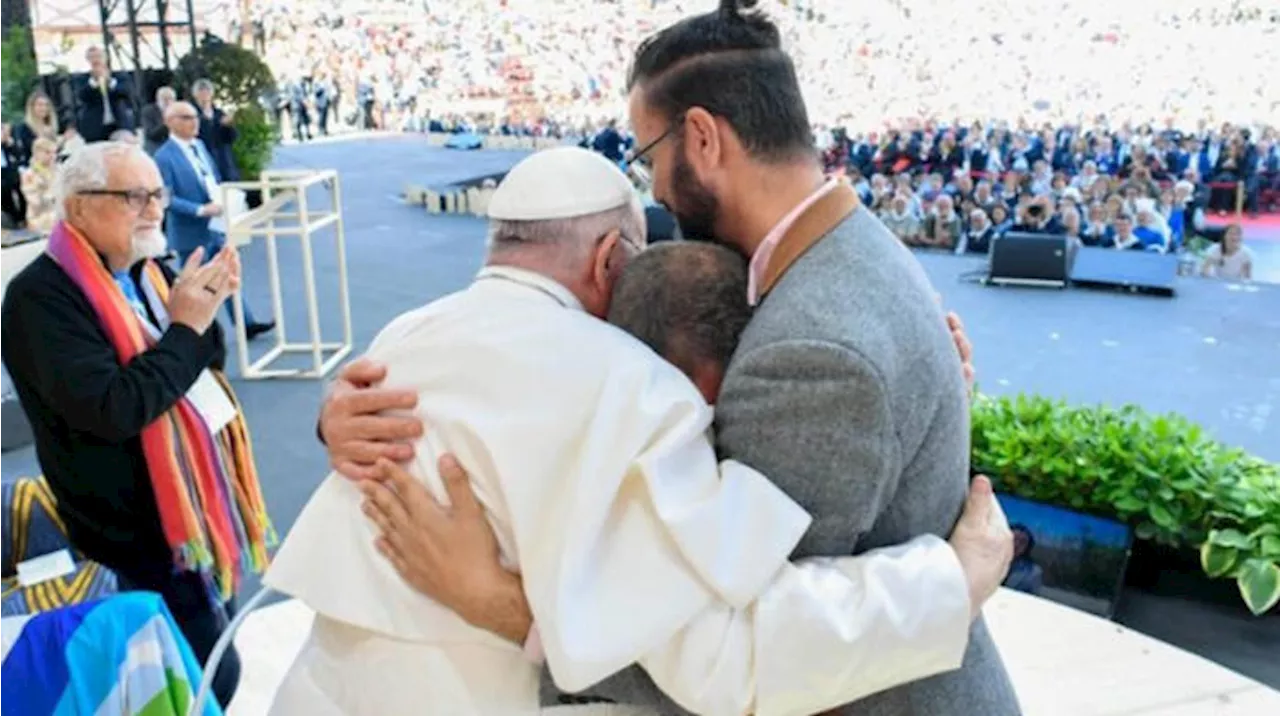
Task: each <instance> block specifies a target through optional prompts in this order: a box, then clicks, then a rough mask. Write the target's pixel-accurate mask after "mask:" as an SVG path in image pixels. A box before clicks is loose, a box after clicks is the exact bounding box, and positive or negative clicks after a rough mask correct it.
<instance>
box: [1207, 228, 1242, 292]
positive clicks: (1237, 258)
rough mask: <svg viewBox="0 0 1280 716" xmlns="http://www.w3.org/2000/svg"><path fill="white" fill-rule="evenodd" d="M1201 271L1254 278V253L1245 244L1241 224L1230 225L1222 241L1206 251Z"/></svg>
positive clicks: (1227, 276)
mask: <svg viewBox="0 0 1280 716" xmlns="http://www.w3.org/2000/svg"><path fill="white" fill-rule="evenodd" d="M1200 273H1201V275H1203V276H1212V277H1216V278H1225V279H1232V280H1244V281H1248V280H1249V279H1251V278H1253V253H1252V252H1250V251H1249V247H1247V246H1245V245H1244V232H1243V230H1242V229H1241V228H1240V225H1239V224H1231V225H1230V226H1228V227H1227V230H1226V233H1224V234H1223V235H1222V243H1220V244H1214V245H1213V246H1210V247H1209V250H1208V251H1207V252H1205V255H1204V262H1203V263H1202V264H1201V265H1200Z"/></svg>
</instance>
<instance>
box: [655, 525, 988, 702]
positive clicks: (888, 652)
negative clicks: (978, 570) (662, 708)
mask: <svg viewBox="0 0 1280 716" xmlns="http://www.w3.org/2000/svg"><path fill="white" fill-rule="evenodd" d="M971 623H972V614H971V606H970V603H969V590H968V583H967V581H966V579H965V574H964V571H963V569H962V568H961V566H960V562H959V560H958V559H957V557H956V555H955V552H954V550H952V548H951V546H950V545H948V544H947V543H946V542H944V541H943V540H941V539H940V538H938V537H934V536H923V537H918V538H916V539H914V540H912V541H911V542H909V543H907V544H905V545H900V546H897V547H890V548H885V549H880V550H873V551H871V552H868V553H866V554H863V555H860V556H858V557H841V558H816V559H810V560H805V561H802V562H799V563H796V564H788V565H786V566H784V567H783V568H782V569H781V570H780V571H779V572H778V574H777V576H776V577H775V578H774V581H773V583H772V584H771V585H770V586H769V588H768V589H767V590H766V591H765V593H764V594H762V595H761V596H760V598H759V599H758V600H756V602H754V603H753V604H752V605H750V606H748V607H746V608H744V609H734V608H731V607H729V606H728V605H726V604H724V603H723V602H718V603H715V604H712V605H711V606H709V607H708V608H707V609H705V610H704V611H703V612H702V613H700V614H699V615H698V616H697V617H696V618H695V619H693V620H692V621H690V622H689V623H688V625H687V626H685V628H684V629H682V630H681V631H680V632H679V633H678V634H676V635H675V636H674V637H673V638H671V639H670V640H668V641H667V642H666V643H665V644H663V645H662V646H661V647H660V648H658V649H655V650H654V651H653V652H651V653H650V654H648V655H646V656H645V657H644V658H643V659H641V661H640V664H641V666H643V667H644V669H645V670H646V671H647V672H649V675H650V676H651V677H652V678H653V680H654V683H655V684H656V685H657V686H658V687H659V688H660V689H662V691H663V692H664V693H666V694H667V695H668V696H670V697H671V698H672V699H673V700H674V701H676V702H677V703H679V704H680V705H681V706H682V707H684V708H686V709H688V710H690V711H693V712H695V713H700V714H710V715H715V716H719V715H720V714H725V715H726V716H728V715H733V716H738V715H739V714H747V713H751V714H756V715H757V716H771V715H775V714H777V715H781V714H809V713H816V712H820V711H823V710H826V709H830V708H834V707H836V706H840V705H842V704H846V703H850V702H852V701H856V700H858V699H861V698H864V697H866V696H870V695H871V694H874V693H877V692H879V691H883V690H885V689H889V688H892V687H894V686H899V685H901V684H905V683H908V682H911V681H915V680H918V679H922V678H926V677H929V676H933V675H935V674H939V673H943V672H946V671H950V670H953V669H957V668H959V667H960V665H961V662H962V661H963V659H964V652H965V648H966V647H967V645H968V639H969V627H970V625H971Z"/></svg>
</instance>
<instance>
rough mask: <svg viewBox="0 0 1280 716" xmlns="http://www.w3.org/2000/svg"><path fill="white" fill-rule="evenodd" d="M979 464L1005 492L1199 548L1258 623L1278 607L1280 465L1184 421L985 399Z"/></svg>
mask: <svg viewBox="0 0 1280 716" xmlns="http://www.w3.org/2000/svg"><path fill="white" fill-rule="evenodd" d="M972 461H973V466H974V468H975V469H976V470H978V471H980V472H983V473H985V474H987V475H989V476H990V477H991V479H992V481H993V482H994V483H995V485H996V489H998V490H1000V491H1002V492H1007V493H1009V494H1012V495H1016V496H1018V497H1024V498H1027V499H1031V500H1036V501H1039V502H1044V503H1048V504H1053V505H1060V506H1063V507H1068V508H1071V509H1074V510H1077V511H1080V512H1086V513H1091V514H1095V515H1099V516H1102V517H1107V518H1110V519H1116V520H1119V521H1121V522H1125V523H1127V524H1129V525H1131V526H1132V527H1133V528H1134V531H1135V534H1136V535H1137V536H1138V538H1140V539H1146V540H1152V541H1155V542H1157V543H1160V544H1166V545H1171V546H1174V547H1188V548H1195V549H1198V550H1200V554H1201V564H1202V566H1203V567H1204V570H1205V572H1206V573H1207V574H1209V575H1210V576H1212V577H1229V578H1234V579H1235V580H1236V582H1237V584H1238V585H1239V588H1240V594H1241V597H1242V598H1243V599H1244V601H1245V604H1246V605H1248V607H1249V609H1250V610H1252V611H1253V613H1255V614H1262V613H1263V612H1266V611H1267V610H1269V609H1271V608H1272V607H1274V606H1275V605H1276V603H1277V602H1278V601H1280V466H1277V465H1275V464H1273V463H1269V462H1266V461H1264V460H1262V459H1260V458H1257V457H1254V456H1252V455H1249V454H1248V453H1246V452H1244V451H1243V450H1240V449H1238V448H1232V447H1228V446H1226V445H1224V444H1222V443H1220V442H1217V441H1215V440H1213V439H1211V438H1209V437H1208V436H1207V435H1206V434H1205V432H1204V430H1203V429H1201V428H1200V426H1198V425H1196V424H1195V423H1192V422H1191V421H1189V420H1187V419H1186V418H1184V417H1182V416H1179V415H1153V414H1150V413H1147V412H1145V411H1143V410H1142V409H1141V408H1138V407H1136V406H1125V407H1122V408H1109V407H1105V406H1084V407H1078V406H1071V405H1067V404H1066V403H1065V402H1062V401H1056V400H1051V399H1049V398H1044V397H1040V396H1026V395H1018V396H1013V397H991V396H985V395H979V396H977V397H976V398H975V400H974V406H973V460H972Z"/></svg>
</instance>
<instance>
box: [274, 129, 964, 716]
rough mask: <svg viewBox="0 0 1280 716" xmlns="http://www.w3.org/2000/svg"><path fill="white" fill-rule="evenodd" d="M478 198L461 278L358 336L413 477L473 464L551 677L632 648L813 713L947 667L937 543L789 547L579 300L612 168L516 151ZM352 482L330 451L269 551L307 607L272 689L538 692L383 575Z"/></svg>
mask: <svg viewBox="0 0 1280 716" xmlns="http://www.w3.org/2000/svg"><path fill="white" fill-rule="evenodd" d="M489 216H490V218H491V224H490V229H489V245H488V255H487V258H486V262H485V266H484V267H483V268H482V269H481V270H480V272H479V274H478V275H477V276H476V278H475V280H474V281H473V282H472V283H471V285H470V286H468V287H467V288H465V289H462V290H461V291H459V292H457V293H454V294H452V295H449V296H446V297H444V298H441V299H439V300H436V301H433V302H432V303H430V304H428V305H426V306H423V307H421V308H418V309H415V310H413V311H410V312H408V313H405V314H404V315H402V316H400V317H398V318H396V319H395V320H393V321H392V322H391V323H390V324H389V325H388V326H387V327H386V328H384V329H383V330H382V332H381V333H380V334H379V335H378V336H377V338H375V339H374V341H373V344H372V345H371V346H370V348H369V353H368V354H369V356H370V357H372V358H374V359H376V360H377V361H379V362H381V363H383V364H385V365H386V366H387V367H388V377H387V384H388V385H389V386H393V387H411V388H412V389H413V390H415V391H417V392H418V393H419V396H420V400H419V404H418V408H417V409H416V410H417V411H418V412H419V413H420V415H421V417H422V418H423V419H424V421H425V422H426V424H427V425H428V429H427V431H426V435H425V436H424V437H423V438H421V439H420V440H419V442H418V443H417V444H416V445H415V451H416V454H417V455H418V456H419V457H418V458H417V459H416V461H415V462H414V463H413V464H411V465H410V466H409V469H410V471H411V472H412V473H413V474H414V475H415V477H418V478H419V479H421V480H423V481H424V483H425V484H426V485H427V486H428V487H429V488H430V489H431V491H432V492H433V493H434V494H435V495H436V497H437V498H439V499H441V500H444V499H445V493H444V489H443V485H442V483H441V481H440V477H439V475H438V473H437V468H436V460H437V457H438V456H439V455H441V454H442V453H444V452H449V453H452V454H454V455H456V457H457V458H458V460H459V461H460V462H461V463H462V465H463V467H465V468H466V470H467V472H468V473H469V474H470V477H471V480H472V483H473V487H474V490H475V492H476V494H477V495H478V496H479V498H480V500H481V501H482V502H483V504H484V506H485V508H486V510H487V512H488V517H489V520H490V522H491V524H492V526H493V529H494V531H495V533H496V534H497V537H498V541H499V545H500V548H501V551H502V556H503V559H504V563H505V564H506V565H507V566H508V567H509V568H510V569H511V570H513V571H518V572H520V573H521V575H522V577H523V582H524V588H525V592H526V595H527V597H528V601H529V603H530V606H531V610H532V612H533V614H534V618H535V622H536V629H537V632H538V637H539V639H540V641H541V650H542V651H543V653H545V658H546V660H547V664H548V666H549V667H550V670H551V673H552V676H553V678H554V679H555V681H556V683H557V685H558V686H560V687H561V688H562V689H564V690H566V691H576V690H580V689H583V688H586V687H587V686H589V685H592V684H594V683H596V682H598V681H600V680H602V679H604V678H605V677H608V676H610V675H611V674H613V673H615V672H617V671H619V670H621V669H622V668H624V667H626V666H628V665H631V664H633V663H639V664H640V665H641V666H643V667H644V668H646V669H647V670H648V672H649V673H650V675H651V676H652V677H653V678H654V680H655V681H656V682H657V684H658V686H659V687H660V688H662V689H663V690H664V691H666V692H667V693H668V694H669V695H670V696H672V697H673V698H674V699H675V700H676V701H677V702H679V703H680V704H681V705H683V706H684V707H685V708H688V709H689V710H691V711H694V712H697V713H706V714H742V713H760V714H768V713H813V712H818V711H822V710H824V709H828V708H832V707H834V706H837V705H839V704H844V703H848V702H851V701H855V700H857V699H858V698H860V697H863V696H866V695H868V694H870V693H873V692H876V691H879V690H882V689H885V688H889V687H891V686H895V685H898V684H901V683H905V682H908V681H912V680H915V679H919V678H923V677H926V676H930V675H932V674H935V673H940V672H942V671H947V670H951V669H954V668H958V667H959V666H960V662H961V657H962V656H963V654H964V651H965V646H966V642H967V638H968V634H969V625H970V622H971V620H972V617H973V614H975V613H976V611H977V609H976V607H974V605H971V604H970V597H969V586H968V583H967V581H966V576H965V572H964V570H963V569H962V568H961V564H960V562H959V560H958V558H957V556H956V553H955V551H953V550H952V548H951V547H950V546H949V545H948V544H947V543H946V542H944V541H943V540H942V539H939V538H937V537H933V536H925V537H920V538H917V539H915V540H913V541H912V542H910V543H908V544H907V545H904V546H901V547H895V548H891V549H888V550H883V551H877V552H871V553H868V554H864V555H862V556H859V557H847V558H838V559H822V560H811V561H806V562H802V563H798V564H789V563H788V561H787V555H788V554H789V553H790V552H791V551H792V549H793V547H794V546H795V545H796V543H797V542H798V540H799V539H800V537H801V535H802V534H803V533H804V531H805V530H806V529H807V527H808V524H809V516H808V515H807V514H806V513H805V512H804V511H803V510H802V509H801V508H800V507H799V506H798V505H796V504H795V503H794V502H792V501H791V499H790V498H788V497H787V496H786V495H785V494H783V493H782V492H781V491H779V490H778V489H777V488H776V487H774V486H773V484H772V483H770V482H769V480H768V479H766V478H765V477H764V476H763V475H761V474H759V473H757V472H755V471H754V470H752V469H750V468H748V467H747V466H745V465H742V464H739V463H735V462H731V461H725V462H717V460H716V457H715V453H714V451H713V449H712V445H711V442H710V441H709V439H708V431H709V428H710V425H711V418H712V413H711V409H710V408H709V407H708V406H707V404H706V403H705V402H704V400H703V399H702V397H701V396H700V395H699V393H698V391H697V389H695V387H694V386H693V384H692V383H691V382H690V381H689V380H688V379H687V378H686V377H685V376H684V374H682V373H681V372H680V371H679V370H677V369H676V368H675V367H673V366H672V365H670V364H669V363H667V362H666V361H664V360H662V359H661V358H660V357H658V356H657V355H656V354H654V353H653V352H652V351H650V350H649V349H648V348H647V347H646V346H644V345H643V344H642V343H640V342H639V341H638V340H636V339H634V338H632V337H631V336H629V335H627V334H625V333H624V332H622V331H620V330H618V329H616V328H614V327H613V326H610V325H609V324H607V323H605V322H604V321H602V320H600V319H599V318H598V317H599V316H603V315H604V314H605V313H606V311H607V309H608V305H609V299H610V295H611V292H612V287H613V282H614V280H615V279H616V278H617V276H618V275H619V273H620V272H621V270H622V267H623V266H624V265H625V264H626V262H627V261H628V259H629V258H631V257H632V256H633V255H634V254H635V253H636V252H637V251H640V250H641V249H642V248H643V246H644V237H645V228H644V219H643V213H642V210H641V206H640V203H639V201H638V198H637V195H636V193H635V191H634V189H633V188H632V186H631V185H630V183H629V182H628V180H627V179H626V177H625V176H624V175H623V174H622V172H621V171H619V169H618V168H617V167H615V166H614V165H613V164H611V163H609V162H608V160H606V159H604V158H603V157H601V156H599V155H596V154H594V153H591V152H589V151H586V150H582V149H578V148H559V149H552V150H547V151H544V152H540V153H537V154H534V155H532V156H531V157H529V158H527V159H525V160H524V161H522V162H521V163H520V164H519V165H517V166H516V167H515V168H514V169H513V170H512V171H511V172H510V173H509V174H508V176H507V177H506V179H505V180H504V181H503V182H502V183H501V185H500V186H499V187H498V189H497V191H496V192H495V193H494V195H493V197H492V200H491V202H490V205H489ZM360 503H361V494H360V492H359V490H358V489H357V487H356V486H355V485H354V484H352V483H351V482H350V481H348V480H347V479H346V478H343V477H342V476H340V475H338V474H336V473H334V474H331V475H329V476H328V477H327V478H326V479H325V480H324V482H323V483H322V484H321V486H320V487H319V489H318V490H317V491H316V493H315V494H314V495H313V496H312V498H311V500H310V501H309V502H308V504H307V505H306V507H305V508H304V510H303V512H302V514H301V516H299V518H298V520H297V522H296V523H295V524H294V526H293V529H292V530H291V531H290V533H289V535H288V537H287V539H286V540H285V543H284V545H283V546H282V547H281V549H280V551H279V554H278V555H277V556H276V558H275V562H274V564H273V565H272V567H271V569H270V571H269V573H268V574H267V575H266V578H265V582H266V584H267V585H269V586H271V587H273V588H275V589H277V590H280V591H282V592H285V593H287V594H289V595H292V596H294V597H297V598H298V599H301V600H302V601H304V602H305V603H306V604H307V605H308V606H310V607H311V608H312V609H314V610H315V611H316V613H317V617H316V620H315V622H314V625H313V627H312V630H311V633H310V634H309V636H308V638H307V641H306V643H305V645H304V647H303V649H302V652H301V653H300V654H299V656H298V658H297V660H296V661H295V663H294V664H293V665H292V667H291V669H290V671H289V673H288V675H287V676H286V678H285V682H284V684H283V686H282V687H281V688H280V690H279V692H278V694H277V698H276V701H275V704H274V709H273V713H277V714H289V715H292V714H305V715H307V716H331V715H337V714H368V715H369V716H390V715H393V714H394V715H395V716H401V715H409V714H441V715H447V716H467V715H469V714H532V713H538V712H540V709H539V706H538V680H539V672H540V668H541V666H540V665H539V664H538V663H536V662H535V661H534V660H533V659H531V658H530V657H528V656H527V655H526V653H525V651H524V650H522V649H521V648H519V647H518V646H515V645H512V644H509V643H507V642H505V641H502V640H500V639H499V638H497V637H495V636H493V635H491V634H489V633H487V632H484V631H481V630H479V629H476V628H474V627H472V626H470V625H469V624H467V623H466V622H464V621H463V620H462V619H461V618H459V617H458V616H457V615H455V614H454V613H453V612H451V611H449V610H447V609H445V608H444V607H442V606H440V605H438V604H436V603H434V602H432V601H430V600H428V599H426V598H425V597H423V596H421V595H419V594H418V593H416V592H414V591H413V590H412V589H411V588H410V587H409V586H408V585H406V584H405V583H403V582H402V581H401V580H400V578H399V577H398V576H397V574H396V573H395V571H394V570H393V569H392V568H391V566H390V565H389V564H388V563H387V562H386V560H384V559H383V558H382V557H381V556H380V555H379V554H378V553H377V551H376V549H375V547H374V544H373V543H374V539H375V537H376V532H375V530H374V528H373V526H372V525H371V524H370V523H369V522H368V521H367V520H366V518H365V517H364V516H363V514H362V513H361V511H360ZM623 708H624V707H614V706H597V705H592V706H572V707H561V708H560V709H553V710H557V711H558V710H562V709H564V710H572V711H575V712H577V713H595V714H608V713H620V712H622V709H623Z"/></svg>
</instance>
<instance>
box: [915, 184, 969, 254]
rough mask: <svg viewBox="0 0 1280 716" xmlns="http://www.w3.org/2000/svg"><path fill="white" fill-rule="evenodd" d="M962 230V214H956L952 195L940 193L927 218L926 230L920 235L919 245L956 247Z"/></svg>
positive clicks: (942, 247) (943, 247) (944, 247)
mask: <svg viewBox="0 0 1280 716" xmlns="http://www.w3.org/2000/svg"><path fill="white" fill-rule="evenodd" d="M960 232H961V222H960V216H959V215H958V214H956V211H955V205H954V204H953V203H952V200H951V197H950V196H949V195H947V194H939V195H938V198H937V199H936V200H935V201H934V205H933V210H932V211H930V212H929V216H928V217H926V218H925V221H924V232H923V233H922V234H921V235H920V237H919V240H918V245H919V246H928V247H933V248H939V249H954V248H955V247H956V244H957V243H958V242H959V241H960Z"/></svg>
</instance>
